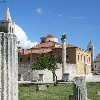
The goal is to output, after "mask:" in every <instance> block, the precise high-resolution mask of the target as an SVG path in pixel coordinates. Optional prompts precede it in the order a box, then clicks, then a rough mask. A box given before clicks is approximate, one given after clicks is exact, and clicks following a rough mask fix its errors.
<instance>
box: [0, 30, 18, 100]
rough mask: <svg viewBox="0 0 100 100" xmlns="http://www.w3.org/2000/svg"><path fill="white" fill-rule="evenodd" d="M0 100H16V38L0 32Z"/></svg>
mask: <svg viewBox="0 0 100 100" xmlns="http://www.w3.org/2000/svg"><path fill="white" fill-rule="evenodd" d="M0 67H1V71H0V100H18V51H17V37H16V36H15V35H14V34H10V33H3V32H0Z"/></svg>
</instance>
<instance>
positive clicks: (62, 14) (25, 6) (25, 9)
mask: <svg viewBox="0 0 100 100" xmlns="http://www.w3.org/2000/svg"><path fill="white" fill-rule="evenodd" d="M0 1H3V0H0ZM7 6H8V7H9V9H10V14H11V18H12V20H13V21H14V22H15V23H16V26H15V30H16V31H15V33H16V35H17V37H18V40H19V41H20V44H19V45H20V46H21V47H22V48H25V49H27V48H30V47H32V46H34V45H36V44H38V43H40V38H41V37H43V36H45V35H47V34H51V35H53V36H55V37H57V38H58V42H59V43H61V36H62V33H63V32H65V33H66V36H67V41H66V43H67V44H72V45H74V46H77V47H79V48H82V49H87V45H88V43H89V42H90V41H92V43H93V45H94V57H96V56H97V54H99V53H100V45H99V43H100V42H99V41H100V0H5V2H3V3H0V20H3V19H4V16H5V13H6V7H7Z"/></svg>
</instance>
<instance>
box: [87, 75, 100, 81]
mask: <svg viewBox="0 0 100 100" xmlns="http://www.w3.org/2000/svg"><path fill="white" fill-rule="evenodd" d="M86 81H87V82H100V75H92V77H91V78H87V79H86Z"/></svg>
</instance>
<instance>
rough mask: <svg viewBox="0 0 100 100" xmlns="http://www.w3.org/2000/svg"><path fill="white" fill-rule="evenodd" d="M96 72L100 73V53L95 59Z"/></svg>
mask: <svg viewBox="0 0 100 100" xmlns="http://www.w3.org/2000/svg"><path fill="white" fill-rule="evenodd" d="M94 72H97V73H98V72H99V73H100V53H99V54H98V55H97V56H96V59H94Z"/></svg>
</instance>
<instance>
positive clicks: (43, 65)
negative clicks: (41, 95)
mask: <svg viewBox="0 0 100 100" xmlns="http://www.w3.org/2000/svg"><path fill="white" fill-rule="evenodd" d="M57 59H58V56H57V55H52V56H46V55H45V54H42V55H41V56H40V58H39V59H38V60H37V61H35V62H34V63H33V66H32V69H34V70H44V69H48V70H51V71H52V73H53V81H55V84H57V76H56V74H55V70H56V69H58V67H57V65H56V64H57Z"/></svg>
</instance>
